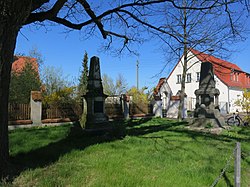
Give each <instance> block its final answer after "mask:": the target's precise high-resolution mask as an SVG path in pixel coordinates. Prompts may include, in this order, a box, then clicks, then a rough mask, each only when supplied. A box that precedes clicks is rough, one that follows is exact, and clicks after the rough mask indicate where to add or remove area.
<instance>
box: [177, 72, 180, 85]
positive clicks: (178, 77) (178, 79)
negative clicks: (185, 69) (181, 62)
mask: <svg viewBox="0 0 250 187" xmlns="http://www.w3.org/2000/svg"><path fill="white" fill-rule="evenodd" d="M180 83H181V74H178V75H177V84H180Z"/></svg>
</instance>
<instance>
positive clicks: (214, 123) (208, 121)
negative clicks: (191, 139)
mask: <svg viewBox="0 0 250 187" xmlns="http://www.w3.org/2000/svg"><path fill="white" fill-rule="evenodd" d="M190 124H191V126H193V127H207V126H210V127H214V128H218V127H220V128H224V127H223V126H224V125H225V122H224V121H222V120H221V119H217V118H194V119H193V120H192V121H191V122H190Z"/></svg>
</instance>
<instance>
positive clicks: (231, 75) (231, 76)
mask: <svg viewBox="0 0 250 187" xmlns="http://www.w3.org/2000/svg"><path fill="white" fill-rule="evenodd" d="M233 75H234V73H233V72H231V73H230V80H231V81H233Z"/></svg>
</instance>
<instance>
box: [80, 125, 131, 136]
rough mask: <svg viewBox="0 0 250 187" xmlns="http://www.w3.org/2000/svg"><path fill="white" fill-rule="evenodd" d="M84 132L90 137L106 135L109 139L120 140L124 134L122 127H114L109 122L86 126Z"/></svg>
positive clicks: (123, 127)
mask: <svg viewBox="0 0 250 187" xmlns="http://www.w3.org/2000/svg"><path fill="white" fill-rule="evenodd" d="M84 132H85V133H86V134H88V135H91V136H102V135H106V136H108V137H110V138H113V137H116V138H121V137H124V136H125V134H126V130H125V126H124V125H117V124H116V125H115V124H112V123H109V122H105V123H99V124H86V127H85V129H84Z"/></svg>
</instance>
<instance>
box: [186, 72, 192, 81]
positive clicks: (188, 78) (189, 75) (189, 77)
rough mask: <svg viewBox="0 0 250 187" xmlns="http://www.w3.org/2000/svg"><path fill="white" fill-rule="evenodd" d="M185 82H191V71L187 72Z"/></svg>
mask: <svg viewBox="0 0 250 187" xmlns="http://www.w3.org/2000/svg"><path fill="white" fill-rule="evenodd" d="M186 82H187V83H189V82H191V73H187V80H186Z"/></svg>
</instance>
